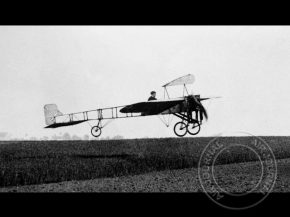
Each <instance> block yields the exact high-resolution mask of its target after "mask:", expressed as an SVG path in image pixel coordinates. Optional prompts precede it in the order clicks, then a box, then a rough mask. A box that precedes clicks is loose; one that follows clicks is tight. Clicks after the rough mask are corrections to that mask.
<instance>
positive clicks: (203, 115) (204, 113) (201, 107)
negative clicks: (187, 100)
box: [192, 95, 208, 120]
mask: <svg viewBox="0 0 290 217" xmlns="http://www.w3.org/2000/svg"><path fill="white" fill-rule="evenodd" d="M192 99H193V100H194V104H196V105H198V106H199V108H200V112H201V115H202V117H205V119H206V120H207V119H208V114H207V111H206V109H205V107H204V106H203V105H202V104H201V102H200V101H201V99H200V98H199V97H198V99H197V97H195V96H194V95H192Z"/></svg>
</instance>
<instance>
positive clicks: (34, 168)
mask: <svg viewBox="0 0 290 217" xmlns="http://www.w3.org/2000/svg"><path fill="white" fill-rule="evenodd" d="M262 138H263V139H264V140H265V141H266V142H267V143H268V144H269V146H270V147H271V148H272V150H273V152H274V154H275V157H276V159H285V160H278V179H277V183H280V185H281V186H284V187H285V188H283V189H286V188H288V189H289V187H287V186H288V182H287V181H285V180H286V178H285V177H286V176H287V174H288V176H289V173H290V170H289V168H290V167H288V164H289V163H288V162H289V160H287V158H290V137H262ZM211 139H212V138H210V137H207V138H202V137H195V138H165V139H133V140H110V141H105V140H101V141H23V142H19V141H17V142H9V143H6V142H1V143H0V175H1V176H0V186H1V187H2V191H6V190H7V189H6V188H4V187H9V186H21V185H35V184H44V183H58V182H62V183H60V184H50V185H48V186H54V187H53V188H52V189H58V191H65V189H70V191H77V189H81V190H80V191H95V190H96V191H128V190H129V191H130V189H131V190H132V191H200V187H199V184H196V185H192V184H191V185H189V184H186V183H187V182H188V181H190V180H191V181H190V183H195V182H196V183H198V180H197V173H196V170H197V168H196V167H197V164H198V160H199V157H200V155H201V152H202V150H203V149H204V147H205V146H206V145H207V144H208V142H209V141H210V140H211ZM220 141H222V142H224V143H242V144H247V143H248V142H250V141H251V138H249V137H224V138H222V139H221V140H220ZM256 161H257V157H256V156H255V155H254V154H253V153H252V152H250V151H249V150H248V149H245V150H236V151H233V152H231V153H230V154H227V153H223V154H222V155H221V156H220V157H219V158H218V159H217V162H216V165H218V166H217V171H220V172H218V173H217V174H218V175H219V176H221V177H229V176H230V174H233V173H234V172H233V171H239V169H238V168H239V167H241V166H239V165H243V166H242V168H244V169H245V168H247V167H249V168H250V167H251V168H252V167H255V165H256V164H258V162H256ZM242 162H250V163H246V164H243V163H242ZM238 163H242V164H238ZM218 168H220V169H218ZM225 168H227V169H225ZM279 168H280V169H279ZM247 171H248V172H250V173H251V171H252V169H249V170H247V169H246V170H245V171H244V173H245V174H244V176H243V175H241V176H240V177H241V179H245V177H247V175H246V174H248V173H246V172H247ZM281 171H283V172H281ZM240 174H242V173H241V172H240ZM251 176H252V175H249V176H248V177H251ZM93 179H94V180H93ZM82 180H88V181H82ZM138 180H139V181H138ZM193 180H195V181H193ZM67 181H72V182H67ZM67 183H69V184H67ZM89 183H94V184H93V185H92V186H94V187H92V186H91V187H90V184H89ZM96 183H98V184H97V185H96ZM128 183H131V184H129V186H131V187H129V186H128ZM134 183H135V184H134ZM142 183H143V184H142ZM150 183H151V184H150ZM166 183H167V184H166ZM163 185H164V186H163ZM39 186H42V185H39ZM45 186H46V185H45ZM57 186H58V187H57ZM59 186H62V187H63V190H61V188H60V187H59ZM68 186H73V187H72V188H71V187H68ZM77 186H78V187H77ZM81 186H83V187H81ZM84 186H85V187H84ZM122 186H123V187H122ZM132 186H133V187H132ZM134 186H135V187H134ZM138 186H139V187H138ZM142 186H143V187H142ZM144 186H147V187H144ZM154 186H155V187H154ZM156 186H157V187H156ZM162 186H163V187H162ZM174 186H175V187H174ZM180 186H183V187H180ZM194 186H195V187H194ZM231 186H234V184H232V185H230V187H231ZM31 187H32V186H31ZM25 188H26V189H27V187H24V189H25ZM5 189H6V190H5ZM8 189H10V188H8ZM13 189H14V190H13ZM15 189H17V188H12V191H15ZM19 189H21V188H19ZM28 189H29V187H28ZM36 189H38V190H37V191H41V190H40V189H39V188H36ZM44 189H46V190H45V191H47V188H44ZM114 189H115V190H114ZM126 189H127V190H126ZM134 189H135V190H134ZM146 189H147V190H146ZM148 189H149V190H148ZM162 189H163V190H162ZM279 189H281V188H279ZM31 191H33V190H32V189H31ZM48 191H51V189H50V190H48Z"/></svg>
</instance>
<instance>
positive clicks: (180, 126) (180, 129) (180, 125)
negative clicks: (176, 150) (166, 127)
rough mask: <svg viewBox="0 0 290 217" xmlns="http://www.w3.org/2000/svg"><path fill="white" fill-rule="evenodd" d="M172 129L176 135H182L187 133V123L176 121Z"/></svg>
mask: <svg viewBox="0 0 290 217" xmlns="http://www.w3.org/2000/svg"><path fill="white" fill-rule="evenodd" d="M173 130H174V133H175V134H176V136H179V137H183V136H185V134H186V133H187V125H186V123H184V122H177V123H176V124H175V125H174V128H173Z"/></svg>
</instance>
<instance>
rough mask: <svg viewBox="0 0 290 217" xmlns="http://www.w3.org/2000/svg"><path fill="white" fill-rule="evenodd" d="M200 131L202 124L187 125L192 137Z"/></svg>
mask: <svg viewBox="0 0 290 217" xmlns="http://www.w3.org/2000/svg"><path fill="white" fill-rule="evenodd" d="M199 131H200V124H199V123H198V122H197V121H196V122H193V123H189V124H188V125H187V132H188V133H189V134H190V135H196V134H198V133H199Z"/></svg>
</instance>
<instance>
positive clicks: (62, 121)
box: [44, 74, 217, 137]
mask: <svg viewBox="0 0 290 217" xmlns="http://www.w3.org/2000/svg"><path fill="white" fill-rule="evenodd" d="M194 81H195V78H194V76H193V75H192V74H188V75H185V76H182V77H180V78H177V79H175V80H173V81H171V82H169V83H166V84H165V85H163V86H162V87H163V88H164V99H162V100H152V101H146V102H139V103H134V104H131V105H125V106H116V107H109V108H100V109H95V110H88V111H83V112H77V113H70V114H63V113H61V112H60V111H59V110H58V108H57V106H56V104H47V105H45V106H44V115H45V123H46V125H47V126H46V127H45V128H57V127H64V126H71V125H75V124H80V123H83V122H86V121H87V122H88V121H97V125H95V126H93V127H92V128H91V134H92V135H93V136H94V137H99V136H100V135H101V133H102V128H103V127H104V126H105V125H103V124H102V121H103V120H106V119H117V118H129V117H144V116H148V115H158V116H166V115H167V116H170V115H175V116H176V117H178V118H180V120H181V121H180V122H177V123H176V124H175V125H174V128H173V129H174V133H175V134H176V135H177V136H179V137H183V136H185V135H186V134H187V133H189V134H190V135H196V134H198V133H199V131H200V127H201V124H202V121H203V118H204V117H205V118H206V119H207V118H208V115H207V111H206V109H205V108H204V106H203V105H202V104H201V101H203V100H207V99H210V98H201V97H200V95H193V94H189V93H188V90H187V88H186V85H187V84H192V83H193V82H194ZM175 85H181V86H183V96H182V97H178V98H174V99H171V98H170V97H169V94H168V91H167V87H169V86H175ZM211 98H217V97H211ZM161 120H162V119H161ZM163 120H164V119H163ZM168 120H169V119H168ZM166 125H167V126H169V123H167V124H166Z"/></svg>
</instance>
